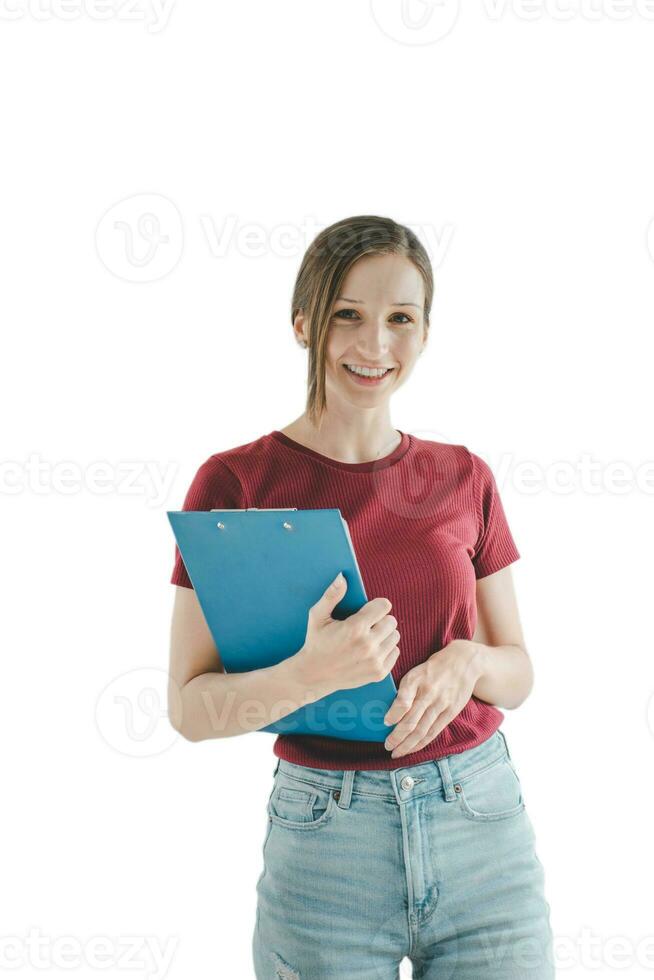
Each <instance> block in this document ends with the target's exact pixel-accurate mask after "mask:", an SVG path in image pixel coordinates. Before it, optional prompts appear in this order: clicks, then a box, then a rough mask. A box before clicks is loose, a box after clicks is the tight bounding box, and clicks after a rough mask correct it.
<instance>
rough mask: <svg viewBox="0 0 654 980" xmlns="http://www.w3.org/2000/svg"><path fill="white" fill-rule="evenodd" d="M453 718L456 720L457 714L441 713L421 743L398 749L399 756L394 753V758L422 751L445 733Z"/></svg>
mask: <svg viewBox="0 0 654 980" xmlns="http://www.w3.org/2000/svg"><path fill="white" fill-rule="evenodd" d="M453 718H456V713H454V712H447V711H441V712H439V713H438V714H437V716H436V718H435V719H434V720H433V721H432V723H431V725H430V726H429V728H428V729H427V731H426V733H425V734H424V735H423V737H422V738H421V739H420V741H419V742H417V744H416V745H413V746H411V747H408V748H407V747H405V748H404V749H402V748H401V747H400V748H399V749H398V752H397V755H396V754H395V753H393V756H392V758H394V759H396V758H397V756H398V755H408V753H409V752H419V751H420V749H424V747H425V746H426V745H429V743H430V742H433V741H434V739H435V738H436V736H437V735H439V734H440V733H441V732H442V731H443V729H444V728H446V727H447V726H448V725H449V723H450V722H451V721H452V719H453Z"/></svg>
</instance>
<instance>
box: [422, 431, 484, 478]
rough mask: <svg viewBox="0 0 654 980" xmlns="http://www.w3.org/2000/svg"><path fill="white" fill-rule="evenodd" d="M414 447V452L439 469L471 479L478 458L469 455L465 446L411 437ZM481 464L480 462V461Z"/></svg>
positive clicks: (471, 454) (472, 454)
mask: <svg viewBox="0 0 654 980" xmlns="http://www.w3.org/2000/svg"><path fill="white" fill-rule="evenodd" d="M411 439H412V440H413V442H414V443H415V445H416V452H417V453H418V454H419V455H421V456H423V458H425V459H428V460H430V461H432V462H434V463H437V464H438V465H439V466H441V467H443V466H444V467H446V468H447V469H450V470H455V471H456V472H457V473H458V474H459V475H460V476H462V477H466V476H467V477H468V478H470V479H471V478H472V477H473V476H474V470H475V463H476V461H477V460H479V457H478V456H475V454H474V453H471V452H470V450H469V449H468V447H467V446H464V445H462V444H460V443H454V442H439V441H438V440H437V439H423V438H421V437H419V436H415V435H413V434H412V435H411ZM480 462H482V461H480Z"/></svg>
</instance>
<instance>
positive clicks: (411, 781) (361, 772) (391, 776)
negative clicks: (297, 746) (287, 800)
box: [275, 728, 511, 807]
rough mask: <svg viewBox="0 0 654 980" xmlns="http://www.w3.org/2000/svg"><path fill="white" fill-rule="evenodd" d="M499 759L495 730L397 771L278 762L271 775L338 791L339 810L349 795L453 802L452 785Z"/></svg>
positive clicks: (502, 748) (500, 736)
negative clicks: (438, 756)
mask: <svg viewBox="0 0 654 980" xmlns="http://www.w3.org/2000/svg"><path fill="white" fill-rule="evenodd" d="M503 757H507V758H508V759H509V760H510V759H511V755H510V752H509V747H508V743H507V740H506V737H505V735H504V732H502V731H501V730H500V729H499V728H498V729H497V730H496V731H495V732H493V734H492V735H491V736H489V738H487V739H485V740H484V741H483V742H480V744H479V745H474V746H473V747H472V748H470V749H466V750H465V751H464V752H458V753H454V754H452V755H448V756H444V757H443V758H441V759H435V760H434V761H432V762H420V763H418V764H417V765H414V766H400V767H399V768H397V769H315V768H312V767H311V766H301V765H297V764H296V763H294V762H287V761H286V760H285V759H278V761H277V765H276V767H275V774H277V772H278V771H280V772H283V773H285V774H286V775H287V776H291V777H292V778H293V779H297V780H300V781H302V782H307V783H311V784H312V785H314V786H322V787H323V788H324V789H331V790H338V791H339V804H340V806H341V807H347V806H349V805H350V799H351V797H352V793H353V792H357V793H364V794H366V795H368V796H379V797H382V798H384V799H390V800H396V801H397V802H398V803H402V802H403V801H405V800H409V799H412V800H414V799H416V798H417V797H419V796H424V795H427V794H431V793H441V794H442V795H443V798H444V799H446V800H453V799H455V798H456V791H455V789H454V786H455V784H456V783H457V782H463V781H464V780H465V779H467V778H468V777H469V776H471V775H472V774H473V773H476V772H478V771H479V770H480V769H485V768H487V767H488V766H490V765H492V764H493V763H495V762H497V761H498V760H499V759H501V758H503Z"/></svg>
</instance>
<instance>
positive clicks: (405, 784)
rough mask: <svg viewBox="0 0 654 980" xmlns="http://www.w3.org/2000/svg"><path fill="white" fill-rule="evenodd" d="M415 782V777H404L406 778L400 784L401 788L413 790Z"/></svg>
mask: <svg viewBox="0 0 654 980" xmlns="http://www.w3.org/2000/svg"><path fill="white" fill-rule="evenodd" d="M414 782H415V779H414V778H413V776H404V778H403V779H402V781H401V782H400V786H401V787H402V789H411V787H412V786H413V784H414Z"/></svg>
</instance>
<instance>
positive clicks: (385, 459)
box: [270, 429, 411, 473]
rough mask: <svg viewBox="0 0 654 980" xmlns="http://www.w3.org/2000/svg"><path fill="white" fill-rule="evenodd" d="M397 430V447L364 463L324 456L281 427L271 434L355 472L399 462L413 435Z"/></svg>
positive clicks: (300, 449) (316, 457) (301, 451)
mask: <svg viewBox="0 0 654 980" xmlns="http://www.w3.org/2000/svg"><path fill="white" fill-rule="evenodd" d="M395 431H396V432H399V433H400V434H401V436H402V438H401V440H400V442H398V444H397V446H396V447H395V449H393V450H392V451H391V452H390V453H388V455H387V456H382V457H381V458H380V459H369V460H365V461H364V462H362V463H345V462H343V461H342V460H340V459H332V458H331V456H324V455H323V454H322V453H319V452H317V451H316V450H315V449H309V447H308V446H303V445H302V443H300V442H296V441H295V439H291V437H290V436H287V435H286V433H285V432H280V430H279V429H274V430H273V431H272V432H271V433H270V435H271V436H272V437H273V438H274V439H276V440H277V441H278V442H281V443H283V444H284V445H285V446H288V447H289V448H290V449H295V450H296V451H297V452H300V453H304V454H305V455H306V456H312V457H313V458H314V459H316V460H318V461H319V462H321V463H325V464H326V465H327V466H333V467H334V468H335V469H339V470H349V471H350V472H354V473H370V472H372V471H373V470H374V471H377V470H384V469H386V468H387V467H388V466H393V464H394V463H398V462H399V461H400V460H401V459H402V457H403V456H405V455H406V453H407V452H408V450H409V447H410V446H411V436H410V435H409V434H408V433H407V432H402V430H401V429H396V430H395Z"/></svg>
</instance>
